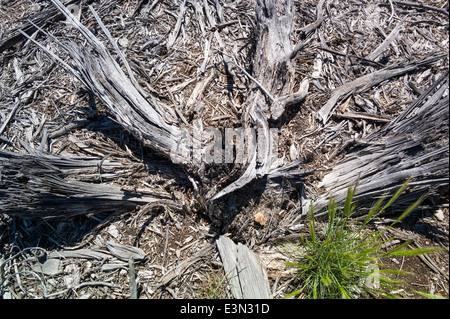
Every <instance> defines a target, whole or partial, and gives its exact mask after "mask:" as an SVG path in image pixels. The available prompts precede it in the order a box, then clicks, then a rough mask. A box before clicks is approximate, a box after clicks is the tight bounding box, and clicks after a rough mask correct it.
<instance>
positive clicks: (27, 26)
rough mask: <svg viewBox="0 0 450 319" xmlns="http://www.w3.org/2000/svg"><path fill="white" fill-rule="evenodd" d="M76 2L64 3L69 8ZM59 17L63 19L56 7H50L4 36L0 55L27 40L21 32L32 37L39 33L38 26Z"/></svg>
mask: <svg viewBox="0 0 450 319" xmlns="http://www.w3.org/2000/svg"><path fill="white" fill-rule="evenodd" d="M75 2H77V0H70V1H64V5H66V6H68V5H70V4H72V3H75ZM57 17H62V14H61V13H60V12H59V10H58V9H57V8H56V7H50V8H49V9H47V10H43V11H40V12H38V13H36V14H35V15H34V16H32V17H30V18H29V21H27V22H25V23H24V24H23V25H21V26H20V27H17V28H14V29H12V30H10V31H8V32H7V33H6V34H4V35H3V36H2V39H1V40H0V53H2V52H3V51H5V50H7V49H9V48H11V47H12V46H14V45H15V44H17V43H18V42H20V41H22V40H23V39H24V38H25V37H24V35H23V34H22V33H21V32H20V31H22V32H25V33H26V34H28V35H30V36H31V35H32V34H33V33H34V32H36V31H37V28H36V26H43V25H44V24H46V23H48V22H50V21H52V20H54V19H55V18H57Z"/></svg>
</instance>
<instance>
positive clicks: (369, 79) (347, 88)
mask: <svg viewBox="0 0 450 319" xmlns="http://www.w3.org/2000/svg"><path fill="white" fill-rule="evenodd" d="M445 56H446V54H441V55H437V56H435V57H431V58H429V59H427V60H424V61H417V62H412V63H410V64H408V65H405V66H389V67H387V68H385V69H382V70H378V71H375V72H373V73H371V74H368V75H364V76H362V77H360V78H358V79H356V80H354V81H352V82H350V83H346V84H344V85H342V86H341V87H339V88H337V89H336V90H335V91H334V92H333V93H332V95H331V98H330V99H329V100H328V102H327V103H326V104H325V105H324V106H323V107H322V108H321V109H320V110H319V112H318V113H317V117H318V118H319V119H320V120H321V121H322V122H323V123H324V124H325V123H326V122H327V121H328V119H329V117H330V114H331V113H332V112H333V111H334V109H335V108H336V107H337V105H336V104H337V102H338V101H339V100H345V99H346V98H347V97H349V95H350V94H352V93H360V92H364V91H366V90H368V89H369V88H371V87H372V86H374V85H377V84H379V83H381V82H383V81H385V80H387V79H390V78H392V77H395V76H399V75H401V74H404V73H406V72H411V71H414V70H415V69H417V68H420V67H422V66H427V65H429V64H431V63H434V62H436V61H437V60H439V59H442V58H444V57H445Z"/></svg>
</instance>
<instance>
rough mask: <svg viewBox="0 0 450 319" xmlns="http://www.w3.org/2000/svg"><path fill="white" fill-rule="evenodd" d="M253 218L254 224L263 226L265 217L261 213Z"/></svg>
mask: <svg viewBox="0 0 450 319" xmlns="http://www.w3.org/2000/svg"><path fill="white" fill-rule="evenodd" d="M254 218H255V222H256V223H258V224H260V225H261V226H264V225H265V224H266V217H265V216H264V215H263V214H262V213H256V214H255V216H254Z"/></svg>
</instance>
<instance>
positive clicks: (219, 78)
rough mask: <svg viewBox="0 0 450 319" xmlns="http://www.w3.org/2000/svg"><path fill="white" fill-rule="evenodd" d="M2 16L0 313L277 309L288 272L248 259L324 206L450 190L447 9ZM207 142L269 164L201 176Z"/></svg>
mask: <svg viewBox="0 0 450 319" xmlns="http://www.w3.org/2000/svg"><path fill="white" fill-rule="evenodd" d="M6 2H8V1H7V0H6ZM70 2H72V1H70ZM4 3H5V1H1V4H0V14H1V15H2V22H1V23H0V54H1V57H0V62H1V65H0V67H1V68H2V72H1V73H0V105H1V106H0V135H1V136H0V210H1V214H0V244H1V249H0V251H2V253H1V254H0V255H1V256H0V260H1V262H0V274H1V280H0V296H2V297H3V298H7V297H13V298H27V297H31V298H36V297H44V298H57V297H70V298H72V297H73V298H92V297H101V298H104V297H108V298H109V297H113V298H115V297H122V298H129V297H131V298H142V297H147V298H152V299H155V298H167V297H171V298H183V297H184V298H187V297H188V298H192V297H193V298H198V297H199V296H203V294H202V291H204V288H205V287H206V286H208V285H209V284H213V285H217V286H218V287H216V288H217V289H216V288H215V289H214V292H217V291H219V290H222V288H223V290H224V291H223V292H222V297H223V296H226V297H235V298H249V297H251V298H260V297H263V298H271V297H283V296H284V295H285V294H287V291H286V288H287V287H288V286H289V280H287V281H286V280H284V279H285V278H287V277H289V278H292V277H293V276H294V274H293V273H292V272H286V268H285V267H284V266H285V265H284V262H285V261H286V260H287V259H283V258H279V257H280V256H278V257H277V255H276V254H275V255H273V256H267V258H265V259H263V260H262V263H261V262H260V261H259V260H258V258H256V256H255V255H256V254H255V253H254V252H257V253H258V255H262V256H264V251H262V252H261V250H265V251H267V249H268V247H267V246H266V245H265V243H274V242H280V241H282V240H293V241H296V240H298V239H299V238H300V237H301V236H302V235H303V233H302V232H303V231H304V230H306V228H307V226H305V221H304V219H305V217H306V216H307V213H308V212H309V207H310V205H311V204H312V205H313V206H314V208H315V209H316V210H317V212H316V215H323V214H324V213H323V210H324V209H325V207H326V205H327V204H328V200H329V197H330V196H334V197H335V198H336V200H337V203H338V205H339V204H340V203H342V201H343V200H344V199H345V195H346V192H347V187H348V186H350V185H353V184H354V183H356V182H357V183H358V185H359V186H358V188H357V193H356V201H357V202H358V204H359V205H358V207H360V208H361V209H360V210H358V212H359V213H360V214H364V213H365V212H366V210H365V208H366V207H370V206H371V204H372V203H373V202H374V201H376V200H377V199H378V198H379V197H381V196H384V195H387V194H388V193H392V192H394V191H395V190H397V189H398V188H399V187H400V186H401V185H403V183H404V182H405V181H406V180H408V179H409V180H410V183H409V188H408V190H407V192H405V194H404V195H403V196H402V197H400V198H399V199H398V200H397V202H396V204H397V205H398V207H397V206H395V207H394V206H392V207H393V208H395V209H397V208H398V209H404V208H405V206H407V205H409V204H410V203H412V202H413V201H415V200H416V199H417V198H419V197H420V196H421V195H422V194H424V193H425V192H427V193H428V194H429V195H431V196H430V199H429V202H430V203H431V204H429V203H428V201H427V205H428V206H427V207H431V206H433V205H434V203H435V202H436V203H438V202H439V201H440V199H439V198H440V196H441V194H443V193H444V192H445V190H446V188H448V164H449V163H448V152H449V149H448V90H449V85H448V30H447V29H448V17H447V13H448V4H446V3H445V1H435V2H433V4H422V3H418V2H417V3H416V2H409V1H394V0H393V1H384V2H367V1H366V2H364V1H356V2H355V1H326V0H314V1H303V2H299V1H292V0H280V1H275V0H245V1H228V0H209V1H207V0H176V1H174V0H170V1H169V0H151V1H142V0H139V1H134V0H133V1H131V0H117V1H107V0H98V1H87V2H86V1H82V2H81V4H80V6H79V7H78V8H79V9H80V10H81V11H80V12H79V13H80V14H79V15H77V16H73V15H72V14H71V13H70V12H69V10H68V9H66V8H67V4H68V3H69V2H68V1H65V2H64V1H61V0H53V1H47V2H42V1H38V2H37V3H36V2H33V4H30V2H29V1H28V2H27V1H22V0H18V1H15V2H14V4H13V3H12V2H11V1H9V3H8V5H9V7H7V6H5V5H4ZM63 3H64V4H65V5H63ZM31 5H33V7H32V8H31ZM10 8H14V9H10ZM26 10H29V11H27V12H25V11H26ZM38 10H39V11H38ZM30 11H31V12H35V14H29V13H28V12H30ZM10 15H11V17H10ZM3 17H5V19H4V18H3ZM3 19H4V20H5V22H3ZM64 19H65V20H66V21H63V20H64ZM80 35H81V36H80ZM22 40H25V41H22ZM58 65H59V66H61V67H62V68H60V67H55V66H58ZM208 127H210V128H211V127H213V128H215V129H218V131H220V132H221V133H223V131H224V129H226V128H239V129H241V128H242V129H248V128H249V129H254V130H255V131H256V130H257V132H258V133H257V138H258V148H257V149H248V150H247V149H246V151H245V155H244V159H243V162H239V163H236V162H235V163H210V162H207V161H205V160H204V158H200V159H199V158H196V160H192V154H189V152H191V151H192V148H191V147H190V146H189V145H185V144H186V143H185V142H186V140H189V137H192V135H193V134H194V135H195V133H198V132H202V131H204V130H205V129H207V128H208ZM272 129H277V132H278V138H277V140H276V141H275V140H273V139H272V138H270V134H271V130H272ZM203 137H204V136H203ZM236 138H237V137H236ZM192 142H193V144H195V143H197V144H196V145H199V143H200V142H201V143H203V144H205V143H208V142H210V140H202V141H198V140H195V139H193V140H192ZM222 142H223V141H222ZM276 143H278V144H276ZM202 146H203V145H202ZM276 147H278V158H272V157H273V156H272V155H273V151H274V150H275V149H276ZM174 151H175V152H174ZM234 151H236V153H237V150H233V152H234ZM206 152H207V151H206ZM224 154H229V153H226V152H224ZM174 155H175V157H174ZM204 155H205V154H202V156H204ZM210 155H211V154H210ZM214 155H216V154H214ZM233 155H234V154H233ZM197 159H199V160H197ZM186 160H187V161H186ZM80 214H81V215H85V216H83V217H81V218H80V217H79V216H73V215H80ZM11 216H14V217H19V218H11ZM68 216H70V218H53V219H50V217H68ZM256 216H257V217H258V218H256ZM26 218H28V220H25V219H26ZM30 218H31V220H30ZM42 218H45V220H43V219H42ZM80 226H81V227H80ZM433 227H434V226H433ZM42 229H45V230H42ZM223 234H226V237H225V236H223ZM447 237H448V236H447ZM217 238H219V239H218V240H216V239H217ZM399 238H400V239H401V240H404V239H405V238H401V237H399ZM446 240H447V239H442V242H443V243H444V245H445V241H446ZM36 242H38V244H36ZM442 242H439V243H440V244H442ZM234 243H238V244H237V245H236V244H234ZM33 245H41V246H42V247H46V248H47V247H48V250H44V248H36V249H32V248H29V247H30V246H33ZM73 245H75V246H73ZM64 246H70V247H72V248H67V249H65V248H64ZM24 247H25V248H24ZM216 248H217V250H218V251H219V252H217V250H216ZM273 258H277V259H278V261H279V262H278V263H276V265H275V267H273V266H274V265H273V264H272V262H271V260H272V259H273ZM223 268H224V269H223ZM266 268H267V269H268V270H269V278H270V279H271V280H274V281H275V283H273V282H271V285H272V284H273V285H272V287H273V289H272V291H270V289H269V283H268V281H267V277H268V276H267V275H266V274H265V269H266ZM216 273H217V275H218V276H219V278H220V280H219V281H220V283H218V282H214V276H213V274H214V275H215V274H216ZM440 275H442V273H440ZM48 276H51V278H48ZM280 276H281V277H280ZM447 277H448V276H447ZM30 278H31V279H30ZM89 278H92V279H95V281H89V280H91V279H89ZM224 278H226V280H228V281H225V280H224ZM280 278H283V283H281V281H280ZM445 278H446V277H445V276H444V279H445ZM82 280H88V281H85V282H82ZM225 282H226V283H227V284H225ZM447 282H448V278H447ZM49 283H51V284H49ZM185 283H189V284H188V285H186V284H185ZM447 285H448V283H447ZM97 286H102V288H101V289H96V287H97Z"/></svg>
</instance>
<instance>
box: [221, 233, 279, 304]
mask: <svg viewBox="0 0 450 319" xmlns="http://www.w3.org/2000/svg"><path fill="white" fill-rule="evenodd" d="M216 243H217V249H218V250H219V254H220V258H221V259H222V263H223V265H224V270H225V273H226V276H227V280H228V281H229V283H230V287H231V291H232V293H233V296H234V297H235V298H236V299H270V298H271V292H270V288H269V281H268V279H267V274H266V270H265V268H264V266H263V265H262V264H261V261H260V260H259V259H258V257H257V256H256V255H255V253H253V252H252V251H251V250H249V249H248V248H247V246H245V245H243V244H241V243H238V244H237V245H236V244H235V243H234V242H233V241H232V240H231V239H230V238H228V237H225V236H221V237H220V238H219V239H218V240H217V242H216Z"/></svg>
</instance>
